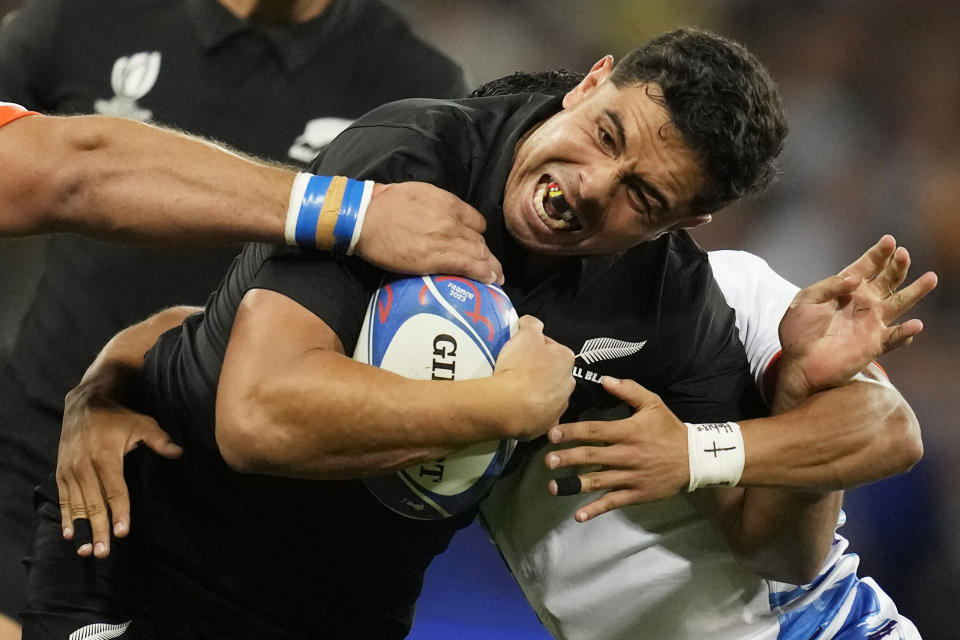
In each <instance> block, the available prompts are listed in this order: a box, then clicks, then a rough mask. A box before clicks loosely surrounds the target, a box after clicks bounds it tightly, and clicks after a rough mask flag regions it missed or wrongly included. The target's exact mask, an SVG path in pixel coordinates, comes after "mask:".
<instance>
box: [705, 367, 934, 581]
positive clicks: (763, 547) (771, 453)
mask: <svg viewBox="0 0 960 640" xmlns="http://www.w3.org/2000/svg"><path fill="white" fill-rule="evenodd" d="M791 404H792V402H791V401H790V400H784V399H783V398H782V397H778V398H777V400H775V401H774V410H775V411H782V413H779V414H778V415H776V416H774V417H772V418H768V419H764V420H756V421H744V422H743V423H742V425H741V426H742V427H743V433H744V448H745V450H746V455H747V461H746V464H745V466H744V473H743V476H742V477H741V482H740V483H741V485H742V486H745V487H746V488H742V489H731V490H718V491H715V492H713V493H714V494H715V495H714V496H713V499H715V500H716V501H717V504H716V505H715V506H716V507H717V508H718V517H719V519H720V522H721V527H722V528H723V529H724V530H725V531H726V532H727V534H728V539H729V540H730V542H731V546H732V547H733V550H734V552H735V553H736V554H737V555H738V556H739V557H740V558H741V559H742V561H743V562H744V564H746V565H747V566H748V567H749V568H751V569H752V570H754V571H755V572H757V573H758V574H760V575H763V576H764V577H768V578H773V579H777V580H781V581H785V582H791V583H805V582H808V581H809V580H812V579H813V578H814V577H815V576H816V575H817V573H818V572H819V570H820V568H821V565H822V563H823V561H824V559H825V558H826V555H827V553H828V551H829V548H830V542H831V540H832V538H833V530H834V528H835V525H836V521H837V514H838V512H839V509H840V506H841V504H842V496H843V493H842V491H839V490H838V489H843V488H849V487H853V486H856V485H859V484H863V483H866V482H870V481H873V480H876V479H879V478H883V477H886V476H889V475H893V474H895V473H901V472H903V471H905V470H906V469H908V468H909V467H910V466H912V464H914V463H915V462H916V461H917V460H918V459H919V456H920V454H921V453H922V448H921V445H920V439H919V427H918V425H917V422H916V419H915V418H914V416H913V413H912V411H910V408H909V407H908V406H907V404H906V402H905V401H904V400H903V398H902V397H901V396H900V394H899V393H897V391H896V390H895V389H894V388H893V387H892V386H890V385H881V384H878V383H875V382H866V381H859V382H854V383H851V384H849V385H846V386H843V387H839V388H836V389H831V390H828V391H824V392H821V393H818V394H815V395H813V396H812V397H810V398H808V399H807V400H805V401H803V402H800V403H799V404H798V405H797V406H796V407H792V408H791V406H790V405H791ZM751 485H753V486H751ZM769 487H789V488H790V489H791V490H784V489H779V488H769ZM708 508H709V507H708Z"/></svg>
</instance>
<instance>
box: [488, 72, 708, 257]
mask: <svg viewBox="0 0 960 640" xmlns="http://www.w3.org/2000/svg"><path fill="white" fill-rule="evenodd" d="M611 68H612V61H611V60H610V59H609V58H605V59H604V60H601V61H600V62H598V63H597V64H596V65H594V68H593V70H591V72H590V74H589V75H588V76H587V78H586V79H585V80H584V81H583V82H582V83H581V84H580V85H579V86H578V87H577V88H575V89H573V90H572V91H571V92H570V93H568V94H567V95H566V97H565V98H564V102H563V106H564V108H563V110H562V111H560V112H559V113H557V114H556V115H554V116H552V117H551V118H549V119H547V120H546V121H544V122H543V123H541V124H540V125H539V126H538V127H536V128H535V129H534V130H532V131H531V132H530V133H528V134H527V135H526V136H525V137H524V138H523V139H522V140H521V141H520V142H519V143H518V144H517V150H516V153H515V155H514V161H513V168H512V169H511V171H510V175H509V177H508V178H507V185H506V193H505V196H504V217H505V220H506V224H507V228H508V229H509V230H510V233H511V234H512V235H513V236H514V238H516V239H517V240H518V241H519V242H520V243H521V244H522V245H523V246H525V247H526V248H527V249H529V250H530V251H533V252H535V253H543V254H552V255H589V254H602V253H612V252H616V251H622V250H624V249H627V248H629V247H632V246H634V245H636V244H639V243H641V242H644V241H646V240H651V239H653V238H656V237H657V236H659V235H661V234H663V233H664V232H666V231H671V230H674V229H679V228H689V227H694V226H697V225H698V224H703V223H704V222H707V221H709V219H710V217H709V216H703V215H701V216H696V215H693V214H691V212H690V203H691V202H692V200H693V198H694V196H695V195H696V194H697V191H698V189H699V188H700V187H701V185H702V183H703V172H702V170H701V169H700V166H699V164H698V162H697V158H696V155H695V154H694V153H693V151H691V150H690V149H689V148H688V147H687V146H686V144H685V143H684V141H683V139H682V137H681V136H680V134H679V133H678V132H677V130H676V129H675V128H674V127H673V126H672V125H671V124H670V120H669V117H668V114H667V111H666V109H665V107H663V106H662V105H661V104H660V103H658V102H657V101H655V100H654V99H653V98H651V97H650V95H649V94H652V95H654V96H656V95H658V93H659V91H660V88H659V87H658V86H657V85H641V86H635V87H624V88H622V89H618V88H617V87H616V86H615V85H614V84H613V83H612V82H608V81H606V79H607V76H608V75H609V72H610V69H611ZM648 92H649V94H648Z"/></svg>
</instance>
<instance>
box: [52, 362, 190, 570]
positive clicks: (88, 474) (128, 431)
mask: <svg viewBox="0 0 960 640" xmlns="http://www.w3.org/2000/svg"><path fill="white" fill-rule="evenodd" d="M118 375H123V374H118ZM91 387H92V388H91ZM107 395H109V393H108V394H107ZM114 400H115V399H113V398H109V397H105V395H104V390H103V388H102V386H100V385H85V384H84V383H81V384H80V385H79V386H78V387H77V388H75V389H74V390H73V391H71V392H70V393H68V394H67V397H66V402H65V406H64V413H63V430H62V431H61V432H60V446H59V451H58V453H57V472H56V479H57V488H58V489H59V492H60V519H61V527H62V531H63V537H64V538H65V539H67V540H74V538H75V534H77V532H75V531H74V521H75V520H82V519H88V520H89V521H90V528H91V529H92V530H93V540H92V541H90V540H81V539H77V540H74V542H75V543H76V545H77V553H78V554H79V555H81V556H89V555H91V554H93V555H94V556H96V557H97V558H105V557H107V556H108V555H109V554H110V530H111V520H112V525H113V526H112V529H113V534H114V535H115V536H116V537H118V538H123V537H125V536H126V535H127V534H128V533H129V532H130V497H129V494H128V492H127V484H126V481H125V480H124V477H123V457H124V456H125V455H126V454H127V453H129V452H130V451H132V450H133V449H134V448H135V447H136V446H137V445H139V444H140V443H141V442H142V443H144V444H145V445H147V446H148V447H150V448H151V449H152V450H153V451H155V452H156V453H158V454H159V455H162V456H164V457H166V458H177V457H179V456H180V454H181V453H182V450H181V449H180V447H179V446H177V445H176V444H175V443H174V442H173V441H172V440H171V439H170V436H169V435H168V434H167V433H166V432H165V431H163V430H162V429H161V428H160V427H159V426H158V425H157V422H156V421H155V420H154V419H153V418H151V417H149V416H146V415H143V414H140V413H137V412H135V411H131V410H130V409H127V408H126V407H124V406H122V404H120V401H119V400H116V401H114ZM77 537H79V535H78V534H77Z"/></svg>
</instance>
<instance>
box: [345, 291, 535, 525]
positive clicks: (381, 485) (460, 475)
mask: <svg viewBox="0 0 960 640" xmlns="http://www.w3.org/2000/svg"><path fill="white" fill-rule="evenodd" d="M516 327H517V313H516V310H514V308H513V305H512V304H511V303H510V300H509V299H508V298H507V296H506V294H504V292H503V290H502V289H500V288H499V287H497V286H495V285H486V284H482V283H480V282H476V281H473V280H469V279H467V278H459V277H453V276H429V277H422V278H406V279H402V280H396V281H393V282H390V283H388V284H385V285H383V286H382V287H381V288H380V289H378V290H377V291H376V292H375V293H374V295H373V296H372V298H371V300H370V305H369V306H368V308H367V315H366V318H365V319H364V323H363V327H362V329H361V332H360V337H359V340H358V342H357V348H356V351H355V352H354V359H355V360H358V361H360V362H365V363H367V364H371V365H374V366H377V367H381V368H383V369H386V370H388V371H392V372H394V373H398V374H400V375H403V376H406V377H408V378H413V379H418V380H469V379H472V378H480V377H485V376H489V375H492V373H493V367H494V364H495V363H496V359H497V355H498V354H499V353H500V349H501V348H502V347H503V345H504V344H506V342H507V340H509V339H510V337H511V336H512V335H513V333H514V332H515V331H516ZM515 444H516V443H515V442H514V441H512V440H503V441H491V442H484V443H479V444H475V445H472V446H470V447H468V448H466V449H463V450H461V451H458V452H456V453H454V454H451V455H448V456H446V457H444V458H441V459H439V460H433V461H430V462H427V463H423V464H418V465H413V466H411V467H408V468H406V469H403V470H402V471H399V472H397V473H395V474H390V475H387V476H380V477H376V478H367V479H365V480H364V482H365V483H366V486H367V488H368V489H369V490H370V492H371V493H373V495H374V496H376V497H377V499H378V500H380V501H381V502H382V503H383V504H384V505H386V506H387V507H389V508H390V509H392V510H394V511H396V512H397V513H400V514H401V515H404V516H407V517H411V518H417V519H421V520H434V519H439V518H446V517H449V516H451V515H453V514H456V513H459V512H461V511H463V510H465V509H467V508H469V507H471V506H473V505H474V504H476V503H477V502H478V501H479V500H480V499H481V498H482V497H483V496H484V495H485V494H486V492H487V491H488V490H489V489H490V487H491V486H492V485H493V483H494V482H495V481H496V479H497V477H498V476H499V475H500V473H501V472H502V471H503V468H504V466H505V465H506V463H507V460H508V459H509V457H510V454H511V453H512V452H513V448H514V446H515Z"/></svg>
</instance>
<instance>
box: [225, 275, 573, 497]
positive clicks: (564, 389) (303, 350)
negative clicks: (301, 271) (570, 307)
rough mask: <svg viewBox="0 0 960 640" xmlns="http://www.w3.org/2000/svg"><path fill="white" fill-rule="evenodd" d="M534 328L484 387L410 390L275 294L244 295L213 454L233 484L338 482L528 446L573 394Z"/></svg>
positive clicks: (438, 385)
mask: <svg viewBox="0 0 960 640" xmlns="http://www.w3.org/2000/svg"><path fill="white" fill-rule="evenodd" d="M277 327H283V336H282V339H278V335H277V329H276V328H277ZM542 327H543V325H542V324H540V323H539V322H538V321H536V320H535V319H533V318H521V321H520V328H519V330H518V331H517V333H516V335H515V336H514V337H513V338H511V340H510V341H509V342H508V343H507V344H506V345H505V346H504V347H503V349H502V351H501V352H500V355H499V357H498V359H497V364H496V368H495V372H494V375H493V376H491V377H488V378H482V379H476V380H457V381H436V380H412V379H408V378H404V377H402V376H399V375H396V374H394V373H391V372H389V371H386V370H383V369H378V368H376V367H372V366H369V365H367V364H363V363H360V362H355V361H354V360H352V359H350V358H349V357H347V356H345V355H344V354H343V345H342V343H341V342H340V340H339V338H338V337H337V335H336V334H335V333H334V332H333V330H331V329H330V327H329V326H327V324H326V323H325V322H323V321H322V320H321V319H320V318H318V317H317V316H315V315H313V314H312V313H310V312H309V311H307V310H306V309H304V308H303V307H301V306H300V305H299V304H297V303H295V302H293V301H292V300H291V299H289V298H287V297H286V296H283V295H281V294H279V293H276V292H274V291H268V290H261V289H254V290H251V291H249V292H247V294H246V295H245V296H244V299H243V301H242V302H241V303H240V307H239V309H238V311H237V316H236V319H235V321H234V324H233V330H232V332H231V335H230V343H229V346H228V348H227V352H226V355H225V357H224V361H223V368H222V371H221V374H220V380H219V383H218V387H217V407H216V438H217V444H218V446H219V449H220V453H221V454H222V455H223V457H224V459H225V460H226V461H227V463H228V464H229V465H230V466H231V467H232V468H234V469H235V470H237V471H241V472H247V473H265V474H271V475H280V476H288V477H299V478H346V477H358V476H363V475H373V474H378V473H385V472H388V471H392V470H396V469H399V468H403V467H406V466H408V465H410V464H413V463H414V462H417V461H423V460H430V459H434V458H437V457H441V456H443V455H445V454H447V453H450V452H452V451H455V450H457V449H460V448H462V447H464V446H466V445H469V444H473V443H476V442H483V441H486V440H495V439H500V438H504V437H532V436H534V435H539V434H541V433H543V432H545V431H546V430H547V429H548V428H549V427H550V426H553V425H554V424H556V421H557V419H558V418H559V417H560V414H561V413H562V412H563V411H564V409H565V407H566V401H567V398H568V397H569V395H570V392H571V391H572V389H573V378H572V377H571V376H570V369H571V367H572V366H573V365H572V363H573V354H572V352H570V350H569V349H567V348H566V347H563V346H561V345H558V344H557V343H555V342H553V341H552V340H549V339H546V338H545V337H544V336H543V333H542Z"/></svg>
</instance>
